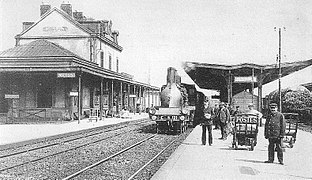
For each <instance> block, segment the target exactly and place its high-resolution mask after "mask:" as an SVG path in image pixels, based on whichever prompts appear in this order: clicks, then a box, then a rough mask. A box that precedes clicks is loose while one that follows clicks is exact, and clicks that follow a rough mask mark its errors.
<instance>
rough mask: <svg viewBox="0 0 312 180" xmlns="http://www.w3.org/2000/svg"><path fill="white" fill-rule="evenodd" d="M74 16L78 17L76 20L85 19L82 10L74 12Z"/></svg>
mask: <svg viewBox="0 0 312 180" xmlns="http://www.w3.org/2000/svg"><path fill="white" fill-rule="evenodd" d="M73 17H74V18H75V19H76V20H82V19H83V13H82V12H77V11H75V12H73Z"/></svg>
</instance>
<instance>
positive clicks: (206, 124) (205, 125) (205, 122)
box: [201, 101, 214, 146]
mask: <svg viewBox="0 0 312 180" xmlns="http://www.w3.org/2000/svg"><path fill="white" fill-rule="evenodd" d="M203 115H204V117H202V120H201V126H202V130H203V131H202V145H206V130H207V129H208V143H209V146H211V145H212V124H213V122H212V121H213V118H214V112H213V109H212V107H211V106H210V104H209V102H208V101H206V102H205V103H204V109H203Z"/></svg>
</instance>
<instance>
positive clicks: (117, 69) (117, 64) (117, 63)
mask: <svg viewBox="0 0 312 180" xmlns="http://www.w3.org/2000/svg"><path fill="white" fill-rule="evenodd" d="M116 72H119V59H118V58H117V59H116Z"/></svg>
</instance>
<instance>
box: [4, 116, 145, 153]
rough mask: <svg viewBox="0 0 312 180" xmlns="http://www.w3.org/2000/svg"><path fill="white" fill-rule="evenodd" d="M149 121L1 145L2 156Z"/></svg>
mask: <svg viewBox="0 0 312 180" xmlns="http://www.w3.org/2000/svg"><path fill="white" fill-rule="evenodd" d="M147 121H149V120H148V119H141V120H135V121H128V122H122V123H119V124H117V127H116V125H107V126H104V127H103V126H101V127H95V128H91V129H86V130H80V131H77V132H71V133H66V134H59V135H55V136H51V137H47V138H40V139H38V140H30V141H26V142H22V143H14V144H13V145H2V147H1V146H0V158H3V157H6V152H5V151H10V154H13V153H12V151H18V150H19V149H20V148H22V149H26V148H28V146H35V147H29V148H28V151H31V149H34V150H35V149H36V148H38V149H40V148H41V147H42V148H43V147H44V146H46V147H49V146H53V145H55V144H58V143H62V142H66V141H68V142H69V141H74V140H77V139H79V138H82V137H90V136H94V135H97V134H100V133H103V131H104V132H109V131H113V130H115V129H118V128H119V129H121V128H124V127H127V126H128V125H131V124H138V123H144V122H147ZM119 126H120V127H119ZM110 128H111V130H110ZM94 131H98V132H94ZM89 133H90V134H89ZM77 136H78V137H77ZM72 137H73V138H72ZM67 138H69V139H67ZM63 139H64V140H63ZM47 141H49V142H51V145H47ZM53 141H56V142H53ZM40 144H45V145H40ZM22 151H24V150H20V152H22ZM17 154H18V153H17Z"/></svg>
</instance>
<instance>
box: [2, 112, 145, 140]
mask: <svg viewBox="0 0 312 180" xmlns="http://www.w3.org/2000/svg"><path fill="white" fill-rule="evenodd" d="M143 118H148V114H147V113H141V114H139V113H136V114H133V113H130V114H129V118H104V119H103V120H101V121H97V122H96V121H95V120H93V121H91V122H90V121H89V118H86V119H82V120H80V122H79V124H78V121H77V120H75V121H70V122H68V121H63V122H62V123H55V124H54V123H49V124H1V125H0V146H1V145H6V144H12V143H18V142H23V141H28V140H32V139H38V138H44V137H49V136H54V135H58V134H64V133H69V132H74V131H80V130H84V129H90V128H95V127H99V126H106V125H111V124H117V123H121V122H126V121H134V120H138V119H143Z"/></svg>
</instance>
